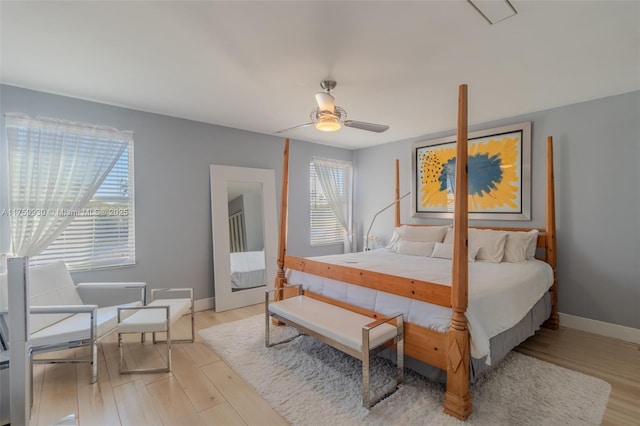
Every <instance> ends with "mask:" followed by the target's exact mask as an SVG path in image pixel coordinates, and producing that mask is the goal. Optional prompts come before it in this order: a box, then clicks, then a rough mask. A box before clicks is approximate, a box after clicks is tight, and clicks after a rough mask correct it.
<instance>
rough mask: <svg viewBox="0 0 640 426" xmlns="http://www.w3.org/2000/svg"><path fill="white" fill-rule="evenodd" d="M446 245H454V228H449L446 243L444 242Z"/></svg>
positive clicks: (445, 238)
mask: <svg viewBox="0 0 640 426" xmlns="http://www.w3.org/2000/svg"><path fill="white" fill-rule="evenodd" d="M442 242H443V243H445V244H453V226H449V227H448V228H447V235H446V236H445V237H444V241H442Z"/></svg>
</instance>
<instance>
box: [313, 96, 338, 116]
mask: <svg viewBox="0 0 640 426" xmlns="http://www.w3.org/2000/svg"><path fill="white" fill-rule="evenodd" d="M316 102H317V103H318V108H320V111H329V112H332V113H333V112H335V106H336V99H335V98H334V97H333V96H331V95H330V94H328V93H327V92H318V93H316Z"/></svg>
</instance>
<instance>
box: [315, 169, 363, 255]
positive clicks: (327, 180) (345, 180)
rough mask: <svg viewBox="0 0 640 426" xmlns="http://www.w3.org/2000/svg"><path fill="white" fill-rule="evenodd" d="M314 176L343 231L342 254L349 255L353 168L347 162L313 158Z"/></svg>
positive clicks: (351, 238) (351, 239) (351, 240)
mask: <svg viewBox="0 0 640 426" xmlns="http://www.w3.org/2000/svg"><path fill="white" fill-rule="evenodd" d="M313 164H314V167H315V169H316V176H317V178H318V181H319V182H320V186H321V187H322V191H323V192H324V195H325V197H326V198H327V202H328V203H329V205H330V206H331V210H333V213H334V214H335V215H336V218H337V219H338V222H340V224H341V225H342V227H343V229H344V252H345V253H351V251H352V249H351V247H352V242H353V235H352V227H351V200H352V195H351V194H352V186H353V185H352V180H353V178H352V176H353V166H352V164H351V163H350V162H347V161H338V160H328V159H325V158H316V157H314V158H313Z"/></svg>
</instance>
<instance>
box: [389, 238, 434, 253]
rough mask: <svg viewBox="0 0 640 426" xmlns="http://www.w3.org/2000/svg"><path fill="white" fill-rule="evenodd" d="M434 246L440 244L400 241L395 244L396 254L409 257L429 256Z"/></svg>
mask: <svg viewBox="0 0 640 426" xmlns="http://www.w3.org/2000/svg"><path fill="white" fill-rule="evenodd" d="M434 244H440V243H432V242H422V241H406V240H400V241H399V242H398V244H397V248H396V253H398V254H408V255H411V256H431V252H433V246H434Z"/></svg>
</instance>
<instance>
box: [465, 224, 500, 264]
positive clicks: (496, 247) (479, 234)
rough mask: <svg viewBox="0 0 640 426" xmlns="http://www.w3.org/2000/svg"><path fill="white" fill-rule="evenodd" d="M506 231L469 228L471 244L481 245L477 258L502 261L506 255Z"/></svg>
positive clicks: (472, 245) (471, 245)
mask: <svg viewBox="0 0 640 426" xmlns="http://www.w3.org/2000/svg"><path fill="white" fill-rule="evenodd" d="M507 234H508V232H506V231H495V230H492V229H476V228H469V246H470V247H479V250H478V255H477V256H476V259H479V260H488V261H489V262H494V263H500V262H502V258H503V257H504V246H505V242H506V240H507Z"/></svg>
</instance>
